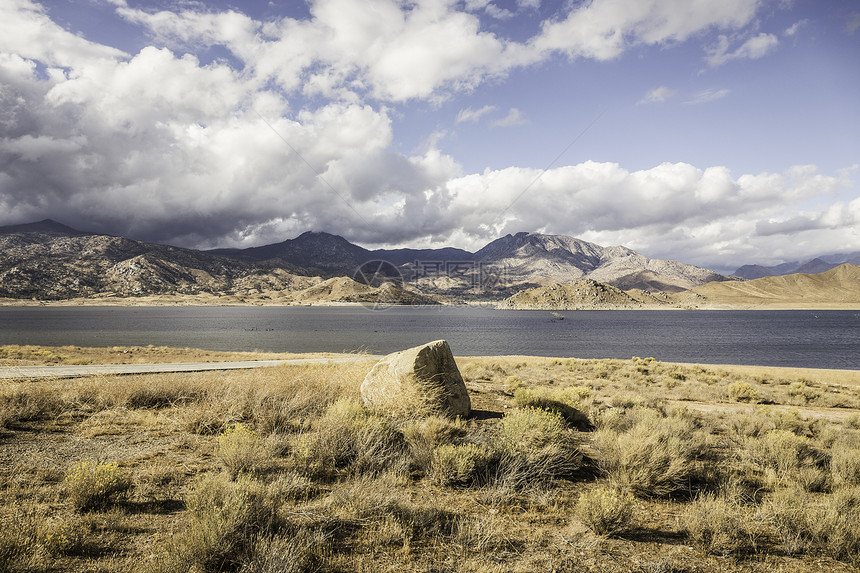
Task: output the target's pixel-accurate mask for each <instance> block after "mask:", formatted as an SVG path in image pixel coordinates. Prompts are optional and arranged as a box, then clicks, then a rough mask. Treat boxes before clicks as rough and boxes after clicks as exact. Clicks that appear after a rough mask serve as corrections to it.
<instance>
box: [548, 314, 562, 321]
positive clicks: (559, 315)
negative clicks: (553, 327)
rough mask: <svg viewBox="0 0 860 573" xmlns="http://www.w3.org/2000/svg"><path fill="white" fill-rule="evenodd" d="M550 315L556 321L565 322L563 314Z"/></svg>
mask: <svg viewBox="0 0 860 573" xmlns="http://www.w3.org/2000/svg"><path fill="white" fill-rule="evenodd" d="M550 314H552V317H553V318H554V319H556V320H564V315H563V314H561V313H560V312H553V313H550Z"/></svg>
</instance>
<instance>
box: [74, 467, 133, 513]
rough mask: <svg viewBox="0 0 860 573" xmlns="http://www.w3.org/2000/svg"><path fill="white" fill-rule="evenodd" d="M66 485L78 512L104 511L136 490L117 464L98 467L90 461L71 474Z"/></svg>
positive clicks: (76, 468) (75, 468)
mask: <svg viewBox="0 0 860 573" xmlns="http://www.w3.org/2000/svg"><path fill="white" fill-rule="evenodd" d="M64 485H65V488H66V493H67V495H68V497H69V501H71V503H72V507H74V508H75V509H76V510H77V511H90V510H102V509H105V508H107V507H110V506H112V505H115V504H117V503H119V502H120V501H122V500H124V499H125V498H126V497H127V496H128V494H129V492H130V491H131V489H132V481H131V478H130V477H129V476H128V474H126V472H125V471H123V470H121V469H119V467H118V466H117V464H116V463H111V464H98V463H96V462H93V461H90V460H85V461H83V462H80V463H79V464H77V465H75V466H74V467H73V468H72V469H71V470H69V472H68V473H67V474H66V478H65V480H64Z"/></svg>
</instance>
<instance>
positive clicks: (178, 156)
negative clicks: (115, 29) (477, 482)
mask: <svg viewBox="0 0 860 573" xmlns="http://www.w3.org/2000/svg"><path fill="white" fill-rule="evenodd" d="M114 1H115V3H116V4H117V6H118V10H119V12H120V13H121V14H122V15H123V17H125V18H126V19H127V20H128V21H130V22H133V23H136V24H139V25H145V26H147V27H148V29H149V30H150V31H151V32H152V34H153V35H154V36H155V39H156V41H155V42H154V43H155V44H158V45H159V46H160V47H156V46H151V47H146V48H144V49H142V50H140V52H139V53H137V54H123V53H122V52H120V51H118V50H114V49H112V48H107V47H105V46H101V45H98V44H95V43H92V42H89V41H87V40H86V39H84V38H81V37H78V36H74V35H72V34H70V33H69V32H67V31H65V30H63V29H62V28H61V27H59V26H57V25H56V24H54V23H53V22H52V21H51V20H50V19H49V18H48V16H47V15H46V13H45V12H44V11H43V10H41V9H40V8H39V7H38V6H36V5H34V4H32V3H30V2H26V1H25V0H5V1H3V0H0V224H4V223H17V222H21V221H26V220H28V219H29V220H35V219H39V218H44V217H45V216H53V217H55V218H59V219H61V220H63V221H64V222H67V223H69V224H72V225H73V226H79V227H82V228H86V229H93V230H105V231H109V232H113V233H123V234H129V235H131V236H134V237H138V238H143V239H149V240H157V241H163V242H176V243H181V244H185V245H198V246H215V245H216V244H219V245H222V246H223V245H234V246H250V245H251V244H259V243H261V242H274V241H279V240H283V239H284V237H285V235H289V234H298V233H299V232H301V231H303V230H306V229H309V228H313V229H318V230H328V231H334V232H338V233H341V234H343V235H345V236H348V237H349V238H350V239H352V240H354V241H358V242H366V243H377V244H380V243H387V244H403V243H411V244H421V243H422V242H425V241H430V242H433V243H435V244H444V243H446V242H449V241H458V242H459V246H464V247H471V248H479V247H481V246H483V244H484V243H485V242H487V241H489V240H492V239H495V238H497V237H498V236H500V235H502V234H504V233H507V232H515V231H521V230H535V229H545V230H547V231H548V232H552V233H563V234H571V235H578V236H582V237H584V238H590V239H593V240H598V239H599V240H598V242H604V244H608V243H609V242H617V243H625V244H629V245H631V246H635V247H636V248H639V249H642V250H645V251H646V252H647V253H648V254H649V255H654V256H656V255H660V254H666V253H672V256H674V257H675V258H680V259H682V260H687V261H689V262H699V263H700V264H705V263H709V264H710V263H711V262H713V261H710V260H708V259H707V257H708V256H713V253H714V249H715V248H716V249H718V252H719V254H718V258H720V257H723V258H724V259H725V260H726V261H729V260H731V259H732V257H735V258H737V257H740V256H742V255H743V254H745V253H750V252H753V250H754V249H764V250H765V252H771V253H777V252H778V250H779V241H781V240H784V239H785V236H786V233H787V232H789V231H790V232H792V233H795V235H793V236H801V237H804V238H808V237H813V238H815V239H816V240H815V241H812V240H810V241H809V243H810V244H812V243H816V244H821V242H822V241H830V243H831V244H838V245H844V246H845V248H853V249H857V250H860V244H858V241H860V238H858V236H857V233H856V229H857V226H858V224H860V200H857V201H852V202H850V203H849V202H842V203H836V204H832V202H833V197H834V193H835V192H836V190H838V189H842V188H843V187H842V186H844V185H845V179H846V178H847V177H849V176H848V175H845V176H844V177H831V176H828V175H825V174H821V173H819V172H818V171H817V170H816V169H815V168H814V167H810V166H801V167H798V168H794V169H791V170H787V171H786V172H785V173H780V174H773V173H761V174H742V175H740V176H738V177H733V176H732V175H731V173H730V172H729V170H728V169H727V168H725V167H722V166H713V167H704V168H703V167H696V166H693V165H689V164H684V163H667V164H662V165H658V166H655V167H653V168H651V169H646V170H640V171H628V170H627V169H625V168H624V167H623V166H620V165H618V164H615V163H597V162H585V163H581V164H578V165H571V166H565V167H559V168H556V169H552V170H550V171H547V172H546V173H543V174H542V176H541V177H539V178H538V175H539V174H540V173H539V172H538V171H535V170H533V169H524V168H517V167H510V168H508V169H501V170H496V171H486V172H484V173H480V174H463V173H462V168H461V166H460V165H459V164H458V163H457V161H456V160H455V159H454V158H453V157H451V156H449V155H446V154H445V153H443V152H442V151H441V150H440V149H439V145H438V141H437V139H438V138H436V139H434V138H431V140H430V141H428V143H427V145H426V146H425V148H424V149H423V150H422V151H420V152H416V153H412V154H404V153H398V152H396V151H394V150H393V148H394V132H393V129H394V128H393V124H392V119H391V118H392V117H396V114H397V113H398V112H397V110H396V108H392V107H389V106H391V104H392V103H395V104H396V103H397V102H403V101H407V100H411V99H416V98H418V99H423V100H428V101H431V102H435V101H438V100H439V99H444V98H445V97H447V96H449V95H450V94H452V93H455V92H457V91H468V90H471V89H473V88H475V87H476V86H478V85H480V84H481V82H484V81H486V80H487V79H488V78H492V77H498V76H500V75H502V74H504V73H506V72H508V71H509V70H511V69H512V68H514V67H517V66H521V65H525V64H529V63H534V62H538V61H541V60H542V59H546V58H549V57H551V56H552V54H554V53H557V52H561V53H564V54H568V55H570V56H573V57H589V58H596V59H607V58H612V57H616V56H618V55H620V54H621V53H623V52H624V51H625V50H627V49H630V48H631V47H632V46H637V45H664V44H667V43H672V42H681V41H685V40H687V39H689V38H692V37H693V36H695V35H697V34H700V33H702V32H703V31H708V30H712V29H719V30H726V31H729V32H731V31H735V30H738V29H740V28H742V27H744V26H747V25H749V24H750V23H751V22H752V21H753V19H754V16H755V12H756V7H757V3H756V2H750V1H748V0H701V1H699V2H695V3H693V2H688V1H686V0H683V1H682V0H641V1H640V0H637V1H630V2H622V1H618V0H615V1H609V0H594V1H592V2H589V3H577V4H575V7H574V8H572V9H571V10H570V11H569V13H563V14H561V15H560V16H559V18H558V19H557V20H552V21H547V22H545V23H544V24H543V26H542V27H541V30H540V32H539V33H538V34H537V35H536V36H535V37H534V38H533V39H532V40H530V41H527V42H525V43H522V44H519V43H515V42H510V41H507V40H504V39H500V38H499V37H497V36H495V35H494V34H492V33H489V32H487V31H485V30H483V29H482V27H481V23H480V20H479V19H478V18H477V16H475V15H474V14H470V13H468V12H462V11H457V10H456V7H457V4H456V3H453V2H447V1H442V0H440V1H429V0H427V1H421V2H415V3H409V5H408V6H407V5H406V4H405V3H403V2H399V1H396V0H369V1H368V2H366V3H365V2H362V3H356V2H354V1H353V0H318V1H316V2H313V3H311V5H310V7H311V11H312V16H313V17H312V18H310V19H307V20H294V19H290V18H284V19H279V20H275V21H267V22H262V21H256V20H254V19H252V18H250V17H248V16H246V15H243V14H240V13H238V12H235V11H226V12H208V11H205V10H203V9H201V5H200V4H197V3H186V4H181V5H180V6H184V7H185V9H181V10H178V11H162V12H157V13H147V12H144V11H140V10H135V9H132V8H129V7H128V6H127V5H125V4H124V3H123V2H122V0H114ZM537 4H538V3H537V2H536V1H535V0H520V1H519V2H518V3H517V6H518V7H519V8H520V9H531V8H535V7H537ZM488 5H489V3H488V2H483V0H468V1H467V5H466V8H467V9H468V10H475V11H481V10H484V9H485V8H486V7H487V6H488ZM725 42H726V46H725V48H724V49H722V52H721V55H720V58H723V59H724V60H725V59H726V58H728V59H731V58H734V57H737V58H753V57H761V55H764V54H766V53H768V51H769V50H771V49H773V47H774V46H775V45H776V44H775V43H774V42H773V40H771V39H770V37H769V36H768V35H767V34H764V35H762V34H760V35H759V36H756V37H754V38H749V39H747V40H746V41H744V42H743V43H742V45H740V46H738V47H736V48H734V49H730V48H731V45H732V41H730V40H729V39H728V37H726V40H725ZM201 46H203V47H206V46H225V47H226V48H227V49H229V50H230V52H231V53H232V54H233V56H234V57H235V59H236V61H232V60H231V61H230V62H224V61H215V62H213V63H211V64H208V65H203V64H201V62H200V61H199V60H198V58H197V57H196V56H194V55H193V54H194V53H195V50H196V49H200V48H201ZM185 52H188V53H187V54H186V53H185ZM237 62H238V63H237ZM728 94H729V90H727V89H711V90H705V91H702V92H699V93H698V94H695V95H694V97H693V98H692V99H691V100H689V102H688V103H705V102H709V101H714V100H717V99H720V98H723V97H725V96H726V95H728ZM301 95H305V96H311V97H307V98H305V99H304V101H303V103H301V104H297V103H296V101H300V98H299V97H298V96H301ZM675 95H676V94H675V92H674V91H673V90H671V89H669V88H667V87H665V86H659V87H657V88H655V89H653V90H651V91H650V92H648V93H647V94H646V95H645V99H644V100H643V101H651V102H659V101H666V100H667V99H668V98H670V97H674V96H675ZM316 96H319V97H316ZM294 106H298V107H294ZM302 106H303V107H302ZM493 112H496V113H497V114H498V115H502V114H504V113H505V112H504V110H500V109H498V108H497V107H495V106H492V105H486V106H483V107H479V108H477V109H472V108H464V109H461V110H460V111H459V112H458V114H457V118H456V120H455V121H456V123H465V122H480V121H487V120H488V119H490V118H492V117H494V116H493V115H490V114H492V113H493ZM258 113H259V116H258V115H257V114H258ZM260 116H262V118H263V119H261V117H260ZM524 121H525V119H524V117H523V114H522V113H521V112H520V111H519V110H518V109H517V108H510V109H508V111H507V114H506V115H505V117H501V118H499V119H498V120H497V121H495V122H493V123H492V125H496V126H512V125H519V124H521V123H523V122H524ZM267 123H268V125H267ZM270 126H271V127H270ZM281 138H283V140H281ZM285 141H286V142H287V143H288V145H287V144H285ZM291 148H292V149H291ZM34 165H37V166H38V168H37V169H36V168H34ZM532 182H535V183H534V185H533V186H532V187H530V188H528V187H529V185H530V184H532ZM527 188H528V191H527V192H526V194H525V195H523V196H522V198H521V199H519V200H517V199H518V198H519V197H520V196H521V195H522V194H523V190H525V189H527ZM33 190H38V192H34V191H33ZM825 198H826V200H825ZM815 201H821V202H822V204H824V205H823V206H821V207H818V208H817V209H816V208H813V207H810V206H809V202H815ZM831 204H832V206H831ZM799 213H800V214H799ZM762 221H763V222H764V223H761V226H760V230H764V231H767V232H766V233H760V232H757V226H758V225H759V223H760V222H762ZM810 222H811V223H810ZM780 225H781V226H780ZM804 225H805V227H804ZM852 233H853V234H852ZM709 253H710V255H709Z"/></svg>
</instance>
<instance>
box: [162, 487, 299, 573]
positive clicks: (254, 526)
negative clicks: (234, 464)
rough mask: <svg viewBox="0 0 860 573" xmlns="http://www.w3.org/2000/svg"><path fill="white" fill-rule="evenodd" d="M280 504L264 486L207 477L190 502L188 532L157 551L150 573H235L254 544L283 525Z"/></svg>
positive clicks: (188, 502)
mask: <svg viewBox="0 0 860 573" xmlns="http://www.w3.org/2000/svg"><path fill="white" fill-rule="evenodd" d="M282 502H283V500H281V499H279V498H278V497H277V496H276V495H273V492H272V490H271V489H270V488H268V487H267V486H266V485H264V484H263V483H262V482H259V481H256V480H253V479H251V478H249V477H247V476H240V477H239V479H238V480H236V481H235V482H233V481H231V480H230V479H229V477H227V476H226V475H204V476H202V477H200V478H199V479H198V480H197V481H196V483H195V484H194V488H193V491H192V492H191V494H190V495H189V496H188V498H187V499H186V506H187V508H188V514H187V515H188V517H187V522H186V524H185V527H183V528H182V529H181V530H179V531H178V532H176V533H174V534H173V535H171V536H169V537H167V538H166V539H165V540H164V541H163V543H161V544H160V545H159V546H157V547H156V548H155V552H154V554H153V556H152V558H151V560H150V562H149V567H148V568H149V569H150V570H151V571H153V572H155V571H164V572H168V571H192V570H193V571H201V572H210V571H212V572H215V571H224V570H231V569H232V570H235V569H236V568H238V567H239V566H240V565H241V564H242V562H243V561H244V560H245V559H246V556H247V554H248V552H249V550H250V547H251V545H252V543H253V541H254V540H255V539H257V538H259V537H260V536H265V535H271V534H274V533H277V531H278V530H279V529H280V527H281V526H282V523H281V522H280V520H279V518H278V515H277V508H278V507H279V506H280V505H281V503H282Z"/></svg>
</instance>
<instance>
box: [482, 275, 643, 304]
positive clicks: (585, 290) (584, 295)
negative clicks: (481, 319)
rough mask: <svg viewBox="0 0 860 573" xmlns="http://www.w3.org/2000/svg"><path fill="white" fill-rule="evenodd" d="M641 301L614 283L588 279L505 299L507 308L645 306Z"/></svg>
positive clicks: (524, 292) (531, 289)
mask: <svg viewBox="0 0 860 573" xmlns="http://www.w3.org/2000/svg"><path fill="white" fill-rule="evenodd" d="M642 306H643V305H642V303H641V302H639V301H637V300H636V299H634V298H632V297H631V296H630V295H628V294H627V293H625V292H624V291H622V290H621V289H618V288H616V287H614V286H610V285H607V284H603V283H599V282H597V281H594V280H591V279H586V280H584V281H573V282H568V283H564V284H558V285H549V286H542V287H536V288H530V289H526V290H523V291H520V292H518V293H517V294H515V295H513V296H511V297H509V298H507V299H505V300H504V301H503V302H502V303H500V304H499V305H498V307H497V308H500V309H506V310H604V309H606V310H610V309H635V308H641V307H642Z"/></svg>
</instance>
